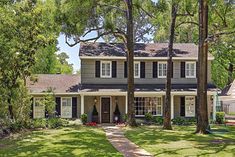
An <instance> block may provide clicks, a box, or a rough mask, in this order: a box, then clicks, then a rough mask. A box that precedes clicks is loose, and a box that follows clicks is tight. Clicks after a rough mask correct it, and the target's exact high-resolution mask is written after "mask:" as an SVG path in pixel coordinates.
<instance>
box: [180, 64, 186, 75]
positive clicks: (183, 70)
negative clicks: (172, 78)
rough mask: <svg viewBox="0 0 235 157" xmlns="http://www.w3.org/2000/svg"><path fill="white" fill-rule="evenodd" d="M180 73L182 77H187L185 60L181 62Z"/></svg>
mask: <svg viewBox="0 0 235 157" xmlns="http://www.w3.org/2000/svg"><path fill="white" fill-rule="evenodd" d="M180 75H181V78H185V62H181V63H180Z"/></svg>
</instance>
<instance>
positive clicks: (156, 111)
mask: <svg viewBox="0 0 235 157" xmlns="http://www.w3.org/2000/svg"><path fill="white" fill-rule="evenodd" d="M167 47H168V44H167V43H154V44H142V43H137V44H135V55H134V60H135V61H134V69H133V70H134V75H135V76H134V77H135V80H134V81H135V113H136V117H144V115H145V114H146V113H148V112H150V113H152V114H153V115H154V116H162V114H163V104H164V100H165V82H166V70H167ZM79 52H80V54H79V56H80V59H81V80H80V79H79V78H78V77H77V76H76V77H77V80H76V81H77V82H76V81H74V82H73V83H71V84H65V83H56V81H58V80H56V79H54V78H53V77H56V78H57V79H59V80H60V82H68V80H66V78H69V77H70V76H67V77H66V78H63V77H65V75H48V77H49V76H50V77H51V79H52V80H51V81H50V82H52V83H51V85H53V87H54V88H63V89H64V90H63V91H61V93H60V92H59V91H58V92H56V91H55V94H56V96H57V99H58V96H60V97H61V99H63V97H64V96H65V97H70V98H71V97H73V96H76V98H77V99H76V100H77V116H78V117H79V116H80V114H83V113H87V114H88V118H89V121H91V116H92V111H93V106H94V105H96V108H97V110H98V114H99V122H101V123H109V122H112V121H113V112H114V110H115V108H116V106H117V105H118V107H119V110H120V112H121V114H122V115H124V114H126V113H127V112H128V103H127V74H128V73H127V62H126V52H125V51H124V45H123V44H106V43H81V45H80V51H79ZM197 53H198V46H196V45H195V44H179V43H175V44H174V55H173V73H172V92H171V98H172V99H171V118H174V117H178V116H182V117H195V106H196V105H195V104H196V95H197V75H196V71H197V56H198V54H197ZM212 60H213V56H211V55H209V56H208V91H207V94H208V113H209V115H210V116H211V117H212V113H215V110H213V95H215V93H216V87H215V86H214V85H213V84H212V80H211V61H212ZM39 76H40V75H39ZM41 76H42V77H41V78H42V79H44V76H45V77H46V76H47V75H41ZM60 76H61V78H60ZM71 77H72V78H73V79H74V77H73V76H71ZM63 79H65V80H64V81H63ZM79 81H80V82H79ZM39 82H40V78H39ZM78 82H79V84H78ZM76 83H77V84H76ZM42 84H43V82H42ZM76 85H78V86H76ZM49 86H50V83H49V84H48V87H49ZM63 86H64V87H63ZM70 86H75V87H76V88H78V90H77V91H76V90H72V92H71V91H69V90H68V91H67V90H65V89H67V88H70ZM32 87H34V89H37V86H32ZM76 88H74V89H76ZM32 94H34V95H35V94H36V95H41V94H42V91H37V92H36V93H35V92H34V93H32ZM60 104H61V107H62V108H63V103H61V102H60ZM65 106H66V105H65ZM70 106H71V108H72V106H73V105H70ZM66 111H71V112H72V109H70V110H66ZM60 112H61V115H62V112H63V110H60ZM213 117H214V116H213Z"/></svg>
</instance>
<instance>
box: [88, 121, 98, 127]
mask: <svg viewBox="0 0 235 157" xmlns="http://www.w3.org/2000/svg"><path fill="white" fill-rule="evenodd" d="M86 126H97V123H96V122H89V123H86Z"/></svg>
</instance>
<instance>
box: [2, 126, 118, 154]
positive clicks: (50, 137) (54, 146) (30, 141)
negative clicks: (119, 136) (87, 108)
mask: <svg viewBox="0 0 235 157" xmlns="http://www.w3.org/2000/svg"><path fill="white" fill-rule="evenodd" d="M0 142H1V141H0ZM2 142H5V143H7V145H8V147H6V148H4V149H1V148H0V156H6V157H11V156H12V157H13V156H14V157H15V156H40V157H41V156H55V157H59V156H64V157H74V156H82V157H83V156H87V157H88V156H89V157H92V156H110V157H111V156H112V157H113V156H114V157H115V156H121V155H120V154H119V153H118V152H117V151H116V150H115V148H113V146H112V145H111V144H110V143H109V142H108V141H107V139H106V136H105V134H104V132H103V131H102V130H101V129H100V128H92V127H83V126H80V127H69V128H61V129H57V130H43V131H35V132H33V133H32V134H30V135H28V136H26V137H25V138H23V139H21V140H12V141H9V140H8V141H2Z"/></svg>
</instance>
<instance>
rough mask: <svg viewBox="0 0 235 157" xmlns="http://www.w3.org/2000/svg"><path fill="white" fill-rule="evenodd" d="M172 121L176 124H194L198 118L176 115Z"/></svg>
mask: <svg viewBox="0 0 235 157" xmlns="http://www.w3.org/2000/svg"><path fill="white" fill-rule="evenodd" d="M171 121H172V123H173V124H174V125H192V124H195V123H196V118H194V117H192V118H186V117H176V118H174V119H172V120H171Z"/></svg>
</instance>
